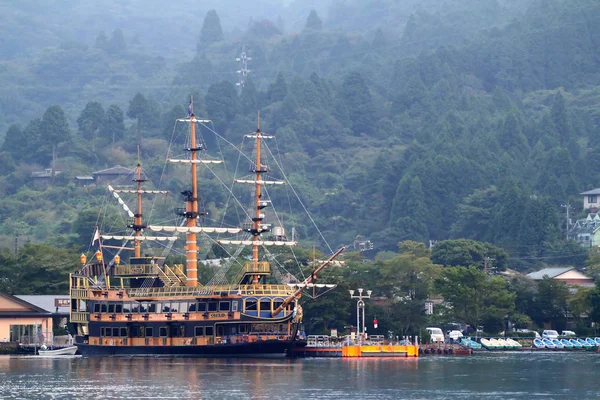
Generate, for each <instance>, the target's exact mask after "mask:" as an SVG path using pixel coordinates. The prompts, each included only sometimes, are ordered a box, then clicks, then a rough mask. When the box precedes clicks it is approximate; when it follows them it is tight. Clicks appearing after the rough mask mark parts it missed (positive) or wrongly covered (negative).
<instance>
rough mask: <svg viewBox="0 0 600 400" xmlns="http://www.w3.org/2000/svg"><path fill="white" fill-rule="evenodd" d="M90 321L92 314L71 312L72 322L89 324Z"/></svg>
mask: <svg viewBox="0 0 600 400" xmlns="http://www.w3.org/2000/svg"><path fill="white" fill-rule="evenodd" d="M89 320H90V313H87V312H80V311H72V312H71V322H79V323H82V322H88V321H89Z"/></svg>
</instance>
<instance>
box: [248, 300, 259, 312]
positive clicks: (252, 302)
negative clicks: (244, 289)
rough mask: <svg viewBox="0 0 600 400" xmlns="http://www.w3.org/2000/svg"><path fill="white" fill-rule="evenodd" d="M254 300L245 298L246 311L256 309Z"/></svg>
mask: <svg viewBox="0 0 600 400" xmlns="http://www.w3.org/2000/svg"><path fill="white" fill-rule="evenodd" d="M256 304H257V302H256V300H246V311H256V310H257V308H256Z"/></svg>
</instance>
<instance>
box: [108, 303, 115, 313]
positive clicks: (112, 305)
mask: <svg viewBox="0 0 600 400" xmlns="http://www.w3.org/2000/svg"><path fill="white" fill-rule="evenodd" d="M108 313H109V314H114V313H115V305H114V304H112V303H111V304H109V305H108Z"/></svg>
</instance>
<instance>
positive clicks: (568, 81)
mask: <svg viewBox="0 0 600 400" xmlns="http://www.w3.org/2000/svg"><path fill="white" fill-rule="evenodd" d="M249 4H250V3H247V2H241V1H235V0H230V1H226V2H218V3H215V4H212V5H210V6H206V5H205V4H203V5H202V6H199V5H197V4H196V3H195V2H191V1H183V2H181V4H179V5H178V6H177V8H176V9H171V8H167V7H166V3H164V2H158V1H151V2H147V1H145V2H141V1H136V0H130V1H127V2H113V1H109V2H103V3H98V4H96V5H93V6H92V5H87V6H86V5H78V4H77V3H76V2H66V3H65V2H47V3H45V5H43V6H40V7H36V8H32V7H31V6H27V5H24V4H15V5H3V6H2V15H3V17H2V18H3V19H4V20H5V21H7V23H6V24H3V25H2V28H1V29H2V32H0V33H2V37H3V39H2V42H0V59H1V60H0V84H1V85H2V87H3V90H2V95H1V96H0V127H1V128H2V132H3V138H2V139H0V143H2V145H1V147H0V159H1V161H0V175H1V176H0V193H1V196H2V201H1V202H0V238H1V242H0V243H1V244H2V245H3V246H4V247H6V248H11V249H12V246H13V244H14V239H15V237H19V238H20V240H21V241H23V240H29V241H34V242H46V243H50V244H52V245H55V246H58V247H69V246H82V245H83V244H85V243H86V241H88V240H89V235H90V234H91V229H90V228H89V227H90V226H93V224H94V222H95V221H96V216H97V211H94V210H96V209H97V207H98V206H99V205H100V204H101V203H102V201H103V199H104V197H103V193H104V191H105V189H104V188H102V187H97V188H90V187H88V188H81V187H77V186H76V185H75V184H74V183H73V179H74V177H75V176H77V175H89V174H91V172H93V171H97V170H100V169H104V168H109V167H112V166H115V165H123V166H129V167H133V166H134V165H135V163H136V161H137V146H138V145H139V146H140V148H141V159H142V161H143V166H144V169H145V171H146V172H147V173H148V176H149V177H150V178H151V179H152V181H153V184H154V186H159V183H160V186H161V187H164V186H166V189H169V190H171V191H173V192H174V193H178V192H181V191H182V190H185V185H184V183H183V181H182V180H181V179H180V178H179V177H178V176H177V173H176V170H173V169H170V170H166V171H164V170H163V168H164V155H165V150H166V148H167V147H168V146H171V145H172V146H175V147H182V145H183V143H182V142H178V140H181V139H180V138H179V139H178V134H179V132H178V131H177V129H175V130H174V128H173V127H174V121H175V119H176V118H181V117H184V116H185V115H186V108H187V105H188V101H189V100H188V99H189V96H190V95H193V96H194V99H195V103H194V104H195V111H196V115H198V116H202V117H206V118H209V119H211V120H212V121H213V122H214V129H215V131H216V132H217V133H218V134H219V135H220V136H222V137H224V138H226V139H227V140H229V141H231V142H233V143H235V144H238V143H239V141H240V138H241V135H243V134H244V133H247V132H249V131H251V130H252V129H254V128H255V126H256V114H257V110H259V109H260V110H261V121H262V122H261V127H262V128H263V129H262V130H263V131H264V132H268V133H269V134H274V135H275V136H276V137H277V141H276V146H277V151H278V157H280V159H281V160H282V164H283V166H284V169H285V170H286V173H287V174H288V178H290V181H291V183H292V184H293V185H294V187H295V189H296V190H297V191H298V193H299V195H300V197H301V198H302V200H303V201H304V203H305V205H306V207H307V208H308V209H309V210H310V212H311V214H312V215H313V217H314V218H315V220H316V222H317V225H318V226H319V227H320V228H321V230H322V231H323V234H324V236H325V238H326V239H327V240H328V241H329V242H330V243H331V245H332V246H334V245H338V244H348V243H351V242H352V240H353V239H354V238H355V237H356V236H357V235H361V236H363V237H366V238H368V239H370V240H371V241H372V242H373V244H374V250H373V252H372V254H369V255H371V256H373V255H375V253H377V252H382V251H395V250H396V249H397V243H399V242H401V241H405V240H414V241H418V242H423V243H429V241H430V240H432V241H442V240H445V239H458V238H466V239H474V240H477V241H482V242H489V243H492V244H494V245H495V246H498V247H501V248H503V249H505V250H506V252H507V254H508V261H507V263H508V267H510V268H515V269H521V270H529V269H531V268H533V267H534V266H539V265H540V264H542V263H546V264H565V263H567V264H574V265H579V266H582V265H583V263H584V261H585V259H586V257H587V255H586V253H585V249H582V248H581V247H580V246H579V245H577V244H575V243H572V242H566V241H565V239H564V238H565V230H566V228H567V226H566V222H565V221H566V218H565V217H564V212H565V208H564V207H561V205H564V204H567V202H570V204H571V205H572V208H571V213H572V218H576V217H578V216H582V215H583V210H582V205H581V196H579V193H580V192H582V191H584V190H588V189H592V188H595V187H598V186H600V165H599V163H600V161H599V160H600V141H599V140H598V139H599V138H600V111H599V110H600V107H599V106H600V4H599V3H598V2H597V1H593V0H570V1H566V0H555V1H546V0H449V1H445V2H439V1H434V0H429V1H404V2H396V1H392V0H373V1H370V2H364V1H358V0H351V1H342V0H334V1H331V2H329V3H324V2H323V3H322V2H314V4H308V3H307V2H288V3H281V2H275V1H273V0H271V1H269V0H263V1H259V2H252V7H250V6H249ZM311 8H313V10H312V11H311ZM212 9H214V10H212ZM25 17H28V19H30V21H29V23H35V24H36V25H37V26H39V27H40V29H29V28H25V27H24V25H23V19H24V18H25ZM29 17H31V18H29ZM242 48H245V49H246V50H247V52H248V55H249V56H250V57H252V60H251V61H249V69H250V73H249V74H248V76H249V77H248V79H247V80H246V82H245V85H244V87H243V89H242V90H241V91H239V90H238V88H237V87H236V85H235V83H236V81H237V79H238V78H239V76H238V74H237V73H236V71H237V70H238V69H240V66H239V63H238V62H236V57H239V55H240V52H241V51H242ZM204 133H205V135H206V136H205V140H206V142H207V144H208V145H209V148H210V151H211V153H212V154H215V155H222V156H223V157H224V158H225V160H226V161H227V162H229V164H230V165H235V164H236V160H237V157H238V155H237V153H236V152H235V151H234V150H233V149H231V148H229V149H228V148H223V147H221V142H220V141H219V140H217V137H216V136H215V134H214V133H212V132H210V131H205V132H204ZM274 150H275V149H274ZM53 166H54V167H55V169H56V170H60V171H62V172H61V174H60V175H57V176H56V177H55V178H54V179H53V180H52V182H51V184H49V185H46V186H39V185H34V183H33V180H32V178H31V173H32V172H33V171H39V170H42V169H44V168H51V167H53ZM230 168H232V167H230ZM159 181H160V182H159ZM217 183H218V182H217V179H216V178H215V177H214V176H212V175H210V174H205V176H203V183H202V185H204V186H203V188H204V190H205V193H206V194H205V196H206V201H207V202H208V203H209V206H210V207H212V209H214V210H219V209H221V208H223V207H225V205H226V201H227V199H226V197H225V196H223V195H218V194H215V193H216V192H217V191H216V190H214V189H215V187H216V185H217ZM274 196H280V199H285V200H286V201H287V194H286V193H283V194H275V195H274ZM163 208H165V209H166V206H165V207H163ZM301 209H302V207H301V205H300V204H299V203H298V202H294V201H292V203H291V211H290V213H289V216H288V217H289V221H290V222H292V223H293V224H294V225H295V227H296V229H297V230H298V232H299V235H300V237H301V238H308V237H310V236H314V233H315V232H314V228H313V227H312V226H311V225H310V224H309V223H307V222H306V221H303V220H302V219H301V218H300V217H299V214H300V211H301ZM94 212H96V213H94ZM215 212H217V211H215ZM318 245H319V246H323V243H319V244H318Z"/></svg>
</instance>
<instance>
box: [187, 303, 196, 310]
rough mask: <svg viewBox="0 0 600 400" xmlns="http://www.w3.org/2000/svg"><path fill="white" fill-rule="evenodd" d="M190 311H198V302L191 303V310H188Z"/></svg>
mask: <svg viewBox="0 0 600 400" xmlns="http://www.w3.org/2000/svg"><path fill="white" fill-rule="evenodd" d="M188 311H196V302H193V303H190V308H188Z"/></svg>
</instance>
